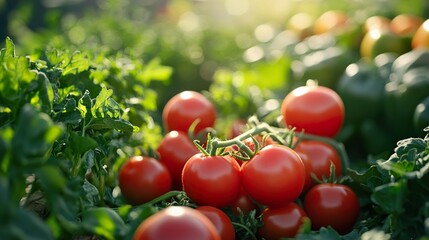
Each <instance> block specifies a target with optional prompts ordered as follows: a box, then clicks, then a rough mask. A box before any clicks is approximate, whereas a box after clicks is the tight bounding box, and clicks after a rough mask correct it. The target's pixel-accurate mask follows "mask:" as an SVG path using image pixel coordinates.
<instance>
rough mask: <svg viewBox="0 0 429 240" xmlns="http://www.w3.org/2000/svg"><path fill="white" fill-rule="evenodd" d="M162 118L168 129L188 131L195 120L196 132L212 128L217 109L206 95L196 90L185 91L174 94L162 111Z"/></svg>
mask: <svg viewBox="0 0 429 240" xmlns="http://www.w3.org/2000/svg"><path fill="white" fill-rule="evenodd" d="M162 119H163V123H164V126H165V128H166V129H167V131H172V130H177V131H182V132H188V130H189V128H190V127H191V125H192V124H193V123H194V122H195V121H199V122H198V124H197V125H196V126H195V129H194V133H198V132H200V131H201V130H203V129H205V128H212V127H213V126H214V124H215V121H216V109H215V106H214V104H213V103H212V102H210V100H209V99H207V98H206V97H205V96H204V95H202V94H201V93H199V92H194V91H183V92H181V93H179V94H177V95H175V96H173V97H172V98H171V99H170V100H168V102H167V103H166V105H165V107H164V109H163V111H162Z"/></svg>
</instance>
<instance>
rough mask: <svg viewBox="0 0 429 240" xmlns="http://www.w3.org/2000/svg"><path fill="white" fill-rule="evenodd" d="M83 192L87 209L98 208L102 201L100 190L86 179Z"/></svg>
mask: <svg viewBox="0 0 429 240" xmlns="http://www.w3.org/2000/svg"><path fill="white" fill-rule="evenodd" d="M82 191H83V195H84V198H83V204H84V207H85V208H90V207H93V206H97V205H98V204H99V203H100V201H101V199H100V193H99V191H98V189H97V188H96V187H95V186H94V185H93V184H91V183H90V182H88V181H87V180H86V179H85V181H84V182H83V185H82Z"/></svg>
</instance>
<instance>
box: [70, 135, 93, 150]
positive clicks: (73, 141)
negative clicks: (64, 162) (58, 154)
mask: <svg viewBox="0 0 429 240" xmlns="http://www.w3.org/2000/svg"><path fill="white" fill-rule="evenodd" d="M69 142H70V149H71V150H72V152H73V153H74V154H77V155H80V154H83V153H84V152H86V151H88V150H90V149H93V148H95V147H97V141H95V140H94V139H93V138H91V137H89V136H81V135H79V134H78V133H76V132H70V137H69Z"/></svg>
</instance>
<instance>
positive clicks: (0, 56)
mask: <svg viewBox="0 0 429 240" xmlns="http://www.w3.org/2000/svg"><path fill="white" fill-rule="evenodd" d="M14 57H15V44H14V43H13V41H12V39H11V38H10V37H7V38H6V47H5V48H2V49H1V51H0V60H4V59H5V58H14Z"/></svg>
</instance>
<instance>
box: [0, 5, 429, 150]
mask: <svg viewBox="0 0 429 240" xmlns="http://www.w3.org/2000/svg"><path fill="white" fill-rule="evenodd" d="M401 14H409V15H412V16H415V17H417V18H418V21H417V23H415V24H414V28H412V30H413V31H415V28H416V26H417V25H420V24H421V23H422V22H423V20H426V19H428V18H429V1H427V0H407V1H404V0H371V1H370V0H271V1H263V0H193V1H190V0H36V1H35V0H0V18H1V19H0V41H1V42H2V45H3V41H4V39H5V38H6V37H7V36H9V37H11V38H12V39H13V41H14V43H15V44H16V45H17V48H16V51H17V53H18V54H24V55H27V54H32V53H35V52H38V51H39V52H40V51H45V50H46V49H52V48H57V49H64V48H65V49H67V50H70V51H74V50H78V51H83V52H87V53H88V54H90V55H92V56H97V55H98V54H100V53H101V55H102V56H107V58H109V57H110V58H112V59H121V58H130V59H139V60H141V61H142V62H143V63H148V62H150V61H152V60H153V59H156V60H157V61H159V62H160V63H161V64H163V65H166V66H170V67H171V69H172V70H173V71H172V75H171V77H170V79H169V81H153V82H150V83H149V85H148V87H149V88H152V89H154V90H155V91H156V94H157V103H156V104H157V106H158V111H157V112H156V113H154V118H155V120H157V121H159V120H160V111H161V110H162V108H163V106H164V104H165V103H166V102H167V101H168V99H170V98H171V97H172V96H173V95H175V94H176V93H178V92H180V91H183V90H195V91H201V92H206V93H209V95H210V97H211V98H212V100H213V101H214V102H215V103H216V105H217V107H218V110H219V114H220V117H221V118H223V119H228V120H227V122H228V123H229V122H231V121H232V119H237V118H240V119H243V118H246V117H248V116H251V115H253V114H255V113H256V114H257V115H258V116H260V117H265V118H267V119H270V114H271V115H272V116H273V117H276V116H278V112H277V110H278V108H279V104H280V101H281V99H282V98H283V97H284V96H285V95H286V93H287V92H288V91H290V90H291V89H292V88H294V87H296V86H299V85H303V84H305V80H306V79H309V78H315V79H317V80H318V81H319V84H321V85H326V86H329V87H332V88H334V89H336V88H337V83H338V81H339V79H340V78H341V77H342V76H343V74H344V71H345V69H346V67H347V66H348V65H349V64H352V63H354V62H358V61H360V60H361V59H362V58H364V57H365V58H368V57H369V58H373V57H374V56H375V55H376V54H379V53H384V52H394V53H396V54H403V53H405V52H407V51H409V50H411V45H410V38H411V33H409V34H408V35H404V36H402V37H401V38H403V39H404V41H402V40H401V41H399V42H398V44H396V45H394V46H393V45H392V44H390V43H392V42H395V41H396V40H392V39H394V38H391V37H386V38H384V41H385V42H384V43H381V44H380V43H378V45H377V47H374V48H372V47H371V49H369V50H368V49H367V50H362V48H365V46H363V44H362V40H363V37H364V35H365V34H366V32H367V31H368V29H367V27H368V19H370V17H372V16H378V17H379V19H378V22H377V21H375V22H373V23H371V24H370V25H371V26H376V25H378V24H383V21H384V20H385V19H388V20H389V21H390V20H392V19H394V18H395V17H396V16H398V15H401ZM383 19H384V20H383ZM402 25H403V24H402ZM386 43H389V44H386ZM386 46H387V47H386ZM377 101H378V100H377ZM380 101H381V100H380ZM353 111H355V110H353ZM377 111H378V112H382V111H383V110H380V109H379V110H376V112H377ZM366 116H367V119H365V120H368V119H369V120H370V122H369V123H368V121H366V122H365V124H363V123H362V121H361V120H359V123H355V122H351V121H349V120H350V119H348V120H347V121H348V122H346V124H345V127H344V130H343V131H342V133H341V134H340V135H339V136H338V139H339V140H341V141H344V142H346V143H347V144H348V145H351V146H353V145H354V144H355V145H362V143H363V144H366V143H368V148H366V149H365V150H362V148H361V147H359V148H358V149H357V150H356V151H358V152H359V151H362V156H366V153H367V152H369V153H379V152H380V151H382V150H385V149H387V150H391V149H392V145H395V141H396V140H397V139H401V138H402V137H405V135H404V134H403V135H397V136H390V134H391V132H392V130H391V129H387V130H383V127H384V125H385V124H384V122H383V119H384V118H383V117H381V118H380V115H379V114H378V115H377V114H373V115H366ZM377 119H382V120H381V122H380V121H379V120H377ZM374 131H378V133H377V134H375V135H376V136H378V137H379V139H376V138H374ZM420 132H421V131H420ZM408 134H411V132H406V135H408ZM412 134H414V132H413V133H412ZM408 136H409V135H408ZM366 138H368V139H369V140H368V141H367V140H365V139H366ZM386 139H387V140H386ZM384 143H385V144H384ZM383 144H384V146H383ZM374 146H375V147H374ZM352 148H353V147H352ZM371 148H373V149H371Z"/></svg>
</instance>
